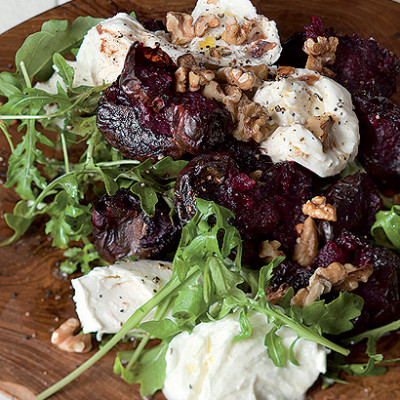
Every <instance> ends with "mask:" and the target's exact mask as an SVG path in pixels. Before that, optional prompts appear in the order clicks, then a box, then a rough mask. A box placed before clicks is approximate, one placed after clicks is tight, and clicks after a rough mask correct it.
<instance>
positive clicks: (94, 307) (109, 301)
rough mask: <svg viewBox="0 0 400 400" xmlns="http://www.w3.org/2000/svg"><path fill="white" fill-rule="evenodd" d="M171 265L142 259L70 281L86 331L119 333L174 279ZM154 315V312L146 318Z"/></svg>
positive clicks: (92, 272)
mask: <svg viewBox="0 0 400 400" xmlns="http://www.w3.org/2000/svg"><path fill="white" fill-rule="evenodd" d="M171 274H172V264H171V263H169V262H165V261H162V262H161V261H154V260H139V261H130V262H121V263H119V264H114V265H110V266H108V267H96V268H94V269H93V270H92V271H90V272H89V273H88V274H87V275H84V276H82V277H80V278H77V279H73V280H72V281H71V283H72V286H73V288H74V289H75V295H74V298H73V299H74V301H75V303H76V312H77V314H78V317H79V320H80V321H81V325H82V329H83V333H90V332H97V338H98V340H100V339H101V336H102V335H103V334H104V333H116V332H118V331H119V329H120V328H121V326H122V325H123V324H124V323H125V322H126V320H127V319H128V318H129V317H130V316H131V315H132V314H133V313H134V312H135V311H136V309H137V308H139V307H140V306H142V305H143V304H144V303H146V302H147V301H148V300H150V299H151V298H152V297H153V296H154V294H155V293H157V292H158V291H159V290H160V289H161V288H162V287H163V286H164V285H165V284H166V283H167V282H168V281H169V279H170V278H171ZM153 317H154V311H152V312H151V313H150V314H149V315H148V316H147V317H146V318H145V319H144V321H148V320H150V319H152V318H153Z"/></svg>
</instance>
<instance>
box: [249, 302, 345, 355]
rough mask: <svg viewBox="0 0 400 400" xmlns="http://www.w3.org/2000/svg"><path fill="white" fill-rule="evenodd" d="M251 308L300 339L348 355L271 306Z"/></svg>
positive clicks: (337, 346)
mask: <svg viewBox="0 0 400 400" xmlns="http://www.w3.org/2000/svg"><path fill="white" fill-rule="evenodd" d="M251 306H252V308H253V309H254V310H256V311H258V312H259V313H261V314H264V315H266V316H267V317H273V318H274V319H277V320H279V321H280V322H281V323H282V324H283V325H285V326H287V327H288V328H290V329H292V330H293V331H295V332H296V333H297V334H298V335H299V336H300V337H303V338H305V339H307V340H310V341H312V342H315V343H318V344H320V345H322V346H325V347H328V348H329V349H331V350H333V351H336V352H337V353H340V354H342V355H344V356H347V355H349V354H350V350H348V349H345V348H344V347H342V346H339V345H338V344H336V343H333V342H331V341H330V340H328V339H326V338H324V337H323V336H322V335H320V334H319V333H317V332H315V331H313V330H312V329H311V328H309V327H307V326H304V325H301V324H299V323H297V322H296V321H295V320H293V319H291V318H290V317H288V316H286V315H285V314H283V313H282V312H280V311H278V310H276V309H273V308H271V307H272V306H271V307H269V308H264V307H261V306H258V305H255V304H252V305H251Z"/></svg>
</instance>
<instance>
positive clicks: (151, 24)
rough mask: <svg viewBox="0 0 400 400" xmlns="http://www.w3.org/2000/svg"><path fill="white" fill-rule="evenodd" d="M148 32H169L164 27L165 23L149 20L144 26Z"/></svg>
mask: <svg viewBox="0 0 400 400" xmlns="http://www.w3.org/2000/svg"><path fill="white" fill-rule="evenodd" d="M142 25H143V26H144V27H145V28H146V29H147V30H149V31H151V32H157V31H165V32H167V27H166V26H165V25H164V22H162V21H160V20H159V19H154V18H149V19H146V21H144V22H143V24H142Z"/></svg>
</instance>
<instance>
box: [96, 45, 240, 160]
mask: <svg viewBox="0 0 400 400" xmlns="http://www.w3.org/2000/svg"><path fill="white" fill-rule="evenodd" d="M175 70H176V66H175V65H174V64H173V62H172V60H171V59H170V58H169V56H168V55H167V54H166V53H164V52H163V51H162V50H161V49H150V48H146V47H143V45H137V44H135V45H132V47H131V48H130V50H129V52H128V55H127V57H126V60H125V66H124V69H123V71H122V73H121V76H120V77H119V78H118V80H117V81H116V82H115V83H114V84H113V85H112V86H111V87H110V88H108V89H107V90H105V92H104V94H103V96H102V98H101V100H100V102H99V107H98V109H97V126H98V128H99V130H100V131H101V132H102V134H103V135H104V137H105V139H106V140H107V141H108V142H109V143H110V144H111V145H112V146H113V147H115V148H116V149H118V150H119V151H120V152H121V153H122V155H123V156H125V157H127V158H131V159H137V160H140V161H144V160H145V159H147V158H151V159H153V160H156V159H158V158H160V157H164V156H172V157H174V158H181V157H183V155H184V154H187V153H189V154H198V153H202V152H204V151H206V150H207V149H211V148H215V147H216V146H217V145H220V143H222V142H224V140H225V138H226V137H227V136H229V135H230V134H231V132H232V129H233V122H232V118H231V115H230V113H229V112H228V111H227V110H226V109H225V107H224V106H223V105H222V104H221V103H218V102H216V101H214V100H210V99H207V98H206V97H204V96H203V95H202V94H200V93H199V92H189V93H183V94H179V93H175V92H174V88H173V75H174V72H175Z"/></svg>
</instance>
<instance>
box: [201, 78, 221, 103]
mask: <svg viewBox="0 0 400 400" xmlns="http://www.w3.org/2000/svg"><path fill="white" fill-rule="evenodd" d="M202 93H203V95H204V96H205V97H207V98H208V99H214V100H217V101H219V102H220V103H222V102H223V101H224V99H225V97H226V94H225V92H224V91H223V89H222V87H221V85H220V84H219V83H218V82H216V81H211V82H208V83H206V84H205V86H204V88H203V92H202Z"/></svg>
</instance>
